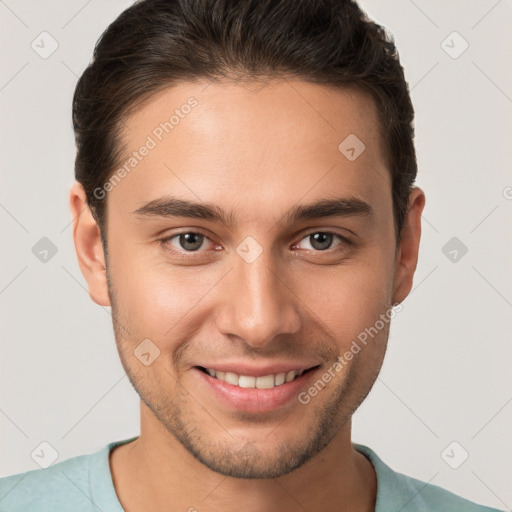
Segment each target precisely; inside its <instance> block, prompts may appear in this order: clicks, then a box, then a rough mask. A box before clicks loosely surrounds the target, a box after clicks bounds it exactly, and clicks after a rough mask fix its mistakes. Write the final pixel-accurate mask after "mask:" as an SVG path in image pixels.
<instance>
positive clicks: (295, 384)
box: [192, 368, 318, 413]
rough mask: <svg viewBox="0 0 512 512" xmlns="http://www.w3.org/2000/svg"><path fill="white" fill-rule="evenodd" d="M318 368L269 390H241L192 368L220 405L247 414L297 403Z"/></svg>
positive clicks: (269, 410)
mask: <svg viewBox="0 0 512 512" xmlns="http://www.w3.org/2000/svg"><path fill="white" fill-rule="evenodd" d="M317 369H318V368H315V369H312V370H309V371H308V372H306V373H303V374H302V375H301V376H300V377H296V378H295V379H294V380H292V381H291V382H286V383H284V384H281V385H280V386H275V387H273V388H271V389H258V388H241V387H240V386H234V385H232V384H228V383H227V382H224V381H223V380H220V379H217V378H215V377H211V376H210V375H208V374H207V373H204V372H203V371H202V370H200V369H199V368H193V369H192V370H193V371H194V373H195V374H196V375H197V376H198V377H199V379H200V382H201V384H202V385H205V386H206V388H207V390H208V392H209V393H213V394H214V396H215V397H217V398H218V399H219V400H220V401H221V402H222V403H224V404H225V405H227V406H228V407H230V408H234V409H237V410H238V411H242V412H248V413H263V412H271V411H275V410H276V409H278V408H279V407H282V406H284V405H286V404H288V403H289V402H291V401H292V400H294V399H295V400H297V401H298V396H299V393H300V391H301V389H303V388H304V387H305V385H306V383H307V382H308V381H309V380H310V379H311V376H312V375H313V374H314V373H315V372H316V370H317Z"/></svg>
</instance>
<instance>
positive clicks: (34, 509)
mask: <svg viewBox="0 0 512 512" xmlns="http://www.w3.org/2000/svg"><path fill="white" fill-rule="evenodd" d="M137 437H138V436H135V437H132V438H130V439H125V440H123V441H116V442H113V443H109V444H108V445H106V446H105V447H104V448H102V449H101V450H99V451H98V452H96V453H93V454H90V455H79V456H77V457H72V458H70V459H67V460H64V461H62V462H59V463H57V464H54V465H53V466H50V467H48V468H46V469H35V470H32V471H27V472H26V473H19V474H16V475H12V476H8V477H5V478H2V479H0V512H89V511H90V512H98V511H101V512H124V511H123V508H122V506H121V504H120V503H119V499H118V498H117V495H116V492H115V489H114V485H113V482H112V475H111V473H110V466H109V453H110V451H111V450H112V449H113V448H114V447H115V446H118V445H120V444H125V443H129V442H130V441H133V440H134V439H137ZM354 447H355V448H356V449H357V450H358V451H359V452H361V453H362V454H363V455H365V456H366V458H367V459H368V460H369V461H370V462H371V463H372V464H373V467H374V468H375V472H376V474H377V503H376V506H375V512H399V511H400V512H413V511H414V512H424V511H435V512H492V511H494V512H496V510H497V509H491V508H488V507H483V506H481V505H477V504H475V503H472V502H470V501H468V500H465V499H463V498H460V497H459V496H456V495H455V494H452V493H451V492H448V491H446V490H444V489H442V488H441V487H438V486H436V485H431V484H426V483H425V482H421V481H420V480H416V479H414V478H410V477H408V476H405V475H402V474H400V473H397V472H395V471H393V470H392V469H391V468H390V467H389V466H387V465H386V464H384V462H382V460H381V459H379V457H378V456H377V455H376V454H375V452H374V451H373V450H371V449H370V448H368V447H367V446H363V445H360V444H355V443H354Z"/></svg>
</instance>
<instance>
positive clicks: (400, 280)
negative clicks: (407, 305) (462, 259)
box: [393, 187, 425, 304]
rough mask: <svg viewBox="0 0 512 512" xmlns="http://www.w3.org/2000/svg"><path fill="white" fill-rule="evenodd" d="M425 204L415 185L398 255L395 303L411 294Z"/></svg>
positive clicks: (423, 196) (394, 291) (423, 195)
mask: <svg viewBox="0 0 512 512" xmlns="http://www.w3.org/2000/svg"><path fill="white" fill-rule="evenodd" d="M424 206H425V194H424V193H423V191H422V190H421V189H420V188H418V187H414V188H413V189H412V191H411V193H410V194H409V205H408V210H407V214H406V217H405V219H404V225H403V228H402V239H401V241H400V245H399V247H398V251H397V255H396V262H395V281H394V289H393V304H397V303H400V302H402V301H403V300H404V299H405V298H406V297H407V295H409V292H410V291H411V288H412V281H413V277H414V272H415V270H416V265H417V263H418V251H419V245H420V237H421V212H422V211H423V208H424Z"/></svg>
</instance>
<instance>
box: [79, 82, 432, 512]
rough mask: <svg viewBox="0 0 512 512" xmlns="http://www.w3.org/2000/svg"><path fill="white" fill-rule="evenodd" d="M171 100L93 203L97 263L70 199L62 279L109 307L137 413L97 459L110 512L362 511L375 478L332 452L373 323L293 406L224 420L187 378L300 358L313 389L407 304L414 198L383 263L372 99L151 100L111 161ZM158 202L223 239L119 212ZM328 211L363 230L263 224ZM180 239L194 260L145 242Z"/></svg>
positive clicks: (294, 92) (384, 208)
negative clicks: (115, 511) (309, 369)
mask: <svg viewBox="0 0 512 512" xmlns="http://www.w3.org/2000/svg"><path fill="white" fill-rule="evenodd" d="M190 96H193V97H194V98H195V99H196V100H197V102H198V105H197V106H196V107H194V108H193V109H192V111H191V112H190V113H189V114H188V115H187V116H185V117H184V118H183V119H180V122H179V124H178V125H176V126H175V128H174V129H173V131H172V132H171V133H170V134H168V135H166V136H165V137H164V138H163V140H162V141H161V142H159V143H158V144H157V146H156V147H155V148H154V149H152V150H151V151H150V153H149V154H148V155H147V156H146V157H145V158H144V159H143V160H142V161H141V162H140V163H138V164H137V167H136V168H135V169H134V170H133V171H132V172H130V173H129V174H128V175H127V176H126V177H124V178H123V179H122V180H121V181H120V182H119V183H118V184H117V185H116V186H115V187H114V189H113V190H111V191H110V192H109V193H108V195H107V199H108V201H107V217H108V221H107V232H106V235H107V241H108V261H106V259H105V253H104V250H103V247H102V244H101V239H100V233H99V229H98V226H97V224H96V222H95V220H94V218H93V216H92V214H91V212H90V210H89V209H88V207H87V204H86V199H85V194H84V191H83V188H82V186H81V185H80V184H78V183H76V184H75V185H74V186H73V187H72V190H71V196H70V204H71V210H72V214H73V216H74V218H75V221H74V241H75V245H76V250H77V255H78V260H79V264H80V267H81V270H82V273H83V275H84V276H85V279H86V280H87V283H88V287H89V293H90V296H91V298H92V300H94V301H95V302H96V303H98V304H101V305H104V306H111V307H112V314H113V318H114V330H115V336H116V343H117V347H118V350H119V354H120V358H121V361H122V363H123V366H124V368H125V370H126V372H127V374H128V376H129V378H130V381H131V382H132V384H133V386H134V388H135V389H136V391H137V392H138V394H139V396H140V397H141V433H140V437H139V438H138V439H137V440H136V441H133V442H132V443H129V444H126V445H124V446H121V447H119V448H117V449H115V450H113V452H112V453H111V457H110V467H111V471H112V475H113V480H114V485H115V488H116V492H117V495H118V497H119V499H120V502H121V504H122V505H123V507H124V508H125V510H127V511H137V510H145V511H152V510H164V509H165V510H189V509H191V508H196V509H197V510H221V509H222V510H223V511H226V512H227V511H231V510H233V511H235V510H242V509H243V510H248V511H265V512H273V511H280V512H282V511H288V510H290V511H291V510H297V508H301V507H303V508H304V509H305V510H308V511H311V512H314V511H320V510H322V511H325V510H339V509H340V504H342V503H343V504H344V508H343V509H344V510H351V511H354V510H355V511H370V510H374V506H375V497H376V489H377V484H376V478H375V472H374V470H373V467H372V465H371V464H370V462H369V461H368V460H367V459H366V458H365V457H364V456H363V455H361V454H360V453H358V452H357V451H356V450H355V449H354V448H353V446H352V444H351V417H352V414H353V413H354V411H355V410H356V409H357V407H358V406H359V405H360V403H361V402H362V401H363V400H364V398H365V397H366V395H367V394H368V392H369V390H370V389H371V387H372V385H373V383H374V381H375V379H376V377H377V375H378V372H379V370H380V367H381V364H382V361H383V358H384V355H385V351H386V344H387V339H388V334H389V324H388V323H386V325H385V327H384V328H383V329H381V330H380V331H379V333H378V335H377V336H375V337H374V338H373V339H372V340H371V341H370V342H369V343H368V344H367V345H366V346H364V348H363V349H362V350H361V351H360V352H359V353H358V354H357V355H356V356H354V357H353V358H352V359H351V360H350V361H347V365H346V366H345V367H344V368H343V370H342V371H340V372H337V373H336V376H335V378H333V379H332V380H331V381H330V382H329V383H328V384H327V385H326V386H325V388H324V389H323V390H322V391H320V392H319V393H318V394H317V395H316V396H315V397H313V398H312V399H311V401H310V402H309V403H308V404H306V405H303V404H301V403H300V402H299V401H298V400H291V401H290V402H288V403H286V404H285V405H284V406H282V407H280V408H278V409H276V410H274V411H272V412H270V413H262V414H254V413H243V412H241V411H238V410H237V409H235V408H230V407H228V406H226V405H225V404H224V403H221V402H220V401H218V400H217V399H216V398H215V397H214V396H213V395H212V394H211V392H210V390H209V389H208V388H207V387H206V386H205V385H204V384H203V383H202V381H201V382H199V380H200V379H199V378H198V372H197V370H194V367H195V366H196V365H201V363H205V362H210V363H212V362H218V363H222V362H227V361H234V360H236V361H244V362H248V363H251V364H254V365H258V364H260V363H261V364H263V363H270V362H273V361H279V362H282V361H289V360H292V361H296V360H298V359H304V360H308V361H314V362H315V363H316V364H319V365H320V368H319V369H317V370H315V371H316V372H317V374H316V375H317V377H320V376H321V375H323V374H325V373H326V371H327V370H328V368H330V367H332V365H333V364H334V362H335V361H336V357H337V356H338V355H342V354H344V353H345V352H346V351H347V350H348V349H349V347H350V345H351V343H352V341H353V340H355V339H357V336H358V334H360V333H361V332H363V331H364V330H365V328H368V327H370V326H373V325H375V322H376V321H377V320H378V319H379V315H380V314H382V313H385V312H386V311H389V310H390V308H391V306H392V305H393V304H397V303H400V302H402V301H403V300H404V299H405V297H406V296H407V295H408V293H409V292H410V290H411V286H412V280H413V275H414V271H415V269H416V264H417V258H418V247H419V242H420V234H421V212H422V210H423V207H424V203H425V196H424V193H423V192H422V191H421V190H420V189H419V188H417V187H415V188H414V189H413V190H412V192H411V194H410V198H409V213H408V215H407V217H406V220H405V223H404V227H403V230H402V240H401V242H400V244H399V245H398V246H397V244H396V239H395V233H394V224H393V202H392V195H391V178H390V173H389V170H388V168H387V164H386V158H385V153H384V143H383V139H382V136H381V134H380V132H379V124H378V122H377V114H376V109H375V105H374V103H373V101H372V99H371V98H370V97H369V96H367V95H366V94H364V93H362V92H360V91H356V90H348V89H346V90H339V89H333V88H329V87H326V86H322V85H315V84H308V83H305V82H301V81H292V80H283V79H273V80H270V81H269V82H268V83H266V84H265V85H263V84H256V83H246V84H241V83H234V82H229V81H226V80H225V81H221V82H218V83H208V82H205V81H198V82H194V83H181V84H178V85H175V86H173V87H172V88H169V89H166V90H164V91H161V92H159V93H158V94H156V95H154V96H153V97H151V98H150V99H149V100H148V101H146V102H145V103H144V104H143V105H142V106H141V107H140V108H139V109H138V110H137V111H135V112H134V113H132V114H131V115H130V116H129V117H128V119H127V120H126V123H125V125H124V128H123V132H122V140H123V143H124V146H125V149H126V156H127V157H128V156H129V154H130V153H131V151H133V150H136V149H137V148H139V147H140V146H141V145H142V144H144V141H145V140H146V138H147V136H148V135H149V134H151V133H152V131H153V130H154V129H155V127H156V126H158V125H159V124H160V123H161V122H162V121H164V120H166V119H168V118H169V116H170V115H171V114H172V112H173V111H174V109H175V108H180V106H181V105H183V104H185V103H186V102H187V99H188V98H189V97H190ZM349 134H356V135H357V137H358V138H359V139H360V140H361V141H363V142H364V144H365V147H366V149H365V151H364V152H363V153H362V154H361V155H360V156H359V157H358V158H357V159H356V160H354V161H349V160H348V159H347V158H345V156H344V155H343V154H342V153H341V152H340V151H339V150H338V145H339V144H340V143H341V142H342V141H343V140H344V139H345V138H346V137H347V136H348V135H349ZM121 165H122V163H121ZM166 195H172V196H174V197H177V198H180V199H185V200H189V201H194V202H198V203H201V204H204V203H209V204H214V205H217V206H218V207H220V208H222V209H223V210H225V211H226V212H230V213H231V215H232V220H233V225H231V226H229V227H228V226H225V225H223V224H221V223H220V222H218V221H215V220H204V219H191V218H185V217H165V216H147V215H137V214H135V213H134V212H135V211H136V210H137V209H139V208H141V207H142V206H143V205H145V204H147V203H148V202H150V201H152V200H154V199H157V198H160V197H162V196H166ZM335 197H336V198H337V197H344V198H357V199H359V200H361V201H364V202H365V203H367V204H368V205H369V206H370V207H371V209H372V211H373V214H372V215H362V214H359V215H358V214H354V215H347V216H343V217H332V218H331V217H324V218H318V219H310V220H300V221H298V222H293V223H289V222H284V221H278V219H280V218H281V216H283V215H284V214H286V212H288V211H290V210H291V209H292V208H294V207H296V206H297V205H306V204H311V203H313V202H316V201H319V200H323V199H333V198H335ZM186 232H193V233H200V234H203V235H205V237H206V238H204V239H203V240H204V243H203V244H202V245H201V247H200V248H199V249H198V250H196V251H193V250H192V251H191V250H190V249H189V247H190V245H186V244H185V246H183V245H180V241H181V242H182V240H180V237H178V236H175V237H174V238H172V239H170V240H167V241H166V242H162V241H161V240H163V239H165V238H169V237H171V236H173V235H176V233H186ZM318 232H320V233H333V234H334V236H333V237H332V243H331V245H330V246H329V243H327V248H323V249H322V247H320V249H318V247H319V246H318V244H317V245H315V244H314V240H312V237H311V236H310V235H314V234H315V233H318ZM338 235H340V236H342V237H345V238H346V239H347V240H349V241H350V242H351V243H347V242H345V241H344V239H342V238H339V237H338ZM247 236H252V237H253V238H254V239H255V240H256V241H257V243H258V244H259V246H260V247H261V249H262V253H261V254H260V256H259V257H258V258H257V259H256V260H255V261H252V262H251V263H249V262H247V261H245V260H244V259H243V258H241V257H240V256H239V254H238V253H237V251H236V249H237V247H238V246H239V244H240V243H241V242H242V241H243V240H244V239H245V238H246V237H247ZM200 240H201V239H200ZM329 240H330V238H328V241H329ZM199 245H200V241H199ZM187 249H188V253H187ZM172 250H174V252H172ZM107 267H108V268H107ZM144 339H150V340H151V341H152V342H153V343H154V344H155V345H156V346H158V348H159V350H160V355H159V357H157V358H156V359H155V360H154V361H153V362H152V363H151V364H150V365H149V366H145V365H144V364H142V363H141V361H140V360H139V359H137V358H136V357H134V355H133V351H134V350H135V349H136V347H137V346H138V345H139V344H140V343H141V341H142V340H144ZM240 373H242V372H240ZM315 380H316V379H315ZM308 387H309V386H306V387H305V389H306V390H307V389H308Z"/></svg>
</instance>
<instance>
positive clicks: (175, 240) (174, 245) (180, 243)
mask: <svg viewBox="0 0 512 512" xmlns="http://www.w3.org/2000/svg"><path fill="white" fill-rule="evenodd" d="M206 241H208V242H210V243H211V241H210V239H209V238H208V237H207V236H205V235H203V234H201V233H196V232H194V231H187V232H185V233H178V234H176V235H172V236H170V237H168V238H165V239H163V240H162V243H164V244H165V245H167V246H171V250H175V249H177V250H178V251H181V252H183V251H185V252H197V251H199V249H201V247H203V245H204V244H205V242H206Z"/></svg>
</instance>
